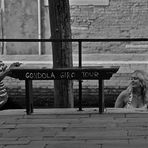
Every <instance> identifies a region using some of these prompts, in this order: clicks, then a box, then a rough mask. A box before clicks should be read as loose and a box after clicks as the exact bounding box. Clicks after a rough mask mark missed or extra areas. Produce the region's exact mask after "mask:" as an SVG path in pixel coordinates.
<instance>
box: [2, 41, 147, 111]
mask: <svg viewBox="0 0 148 148" xmlns="http://www.w3.org/2000/svg"><path fill="white" fill-rule="evenodd" d="M146 41H148V38H113V39H111V38H110V39H109V38H102V39H0V42H77V43H78V54H79V55H78V57H79V58H78V62H79V65H78V66H79V68H81V67H82V43H83V42H146ZM79 111H82V81H81V80H79Z"/></svg>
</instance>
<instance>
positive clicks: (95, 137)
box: [0, 109, 148, 148]
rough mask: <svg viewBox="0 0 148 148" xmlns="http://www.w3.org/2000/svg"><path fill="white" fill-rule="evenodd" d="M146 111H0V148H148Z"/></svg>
mask: <svg viewBox="0 0 148 148" xmlns="http://www.w3.org/2000/svg"><path fill="white" fill-rule="evenodd" d="M147 117H148V114H147V112H146V111H140V110H139V111H138V110H137V111H135V112H134V111H133V112H129V111H125V110H120V111H119V110H115V109H108V110H107V111H106V112H105V113H104V114H102V115H100V114H98V109H84V111H83V112H78V111H77V109H42V110H41V109H40V110H39V109H35V113H34V114H32V115H29V116H27V115H26V114H25V111H24V110H4V111H1V112H0V148H69V147H71V148H112V147H119V148H124V147H126V148H128V147H130V148H133V147H134V148H137V147H139V148H140V147H143V148H145V147H147V146H148V118H147Z"/></svg>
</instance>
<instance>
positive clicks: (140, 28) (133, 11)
mask: <svg viewBox="0 0 148 148" xmlns="http://www.w3.org/2000/svg"><path fill="white" fill-rule="evenodd" d="M71 23H72V32H73V37H74V38H132V37H133V38H134V37H135V38H136V37H139V38H140V37H145V38H147V37H148V1H147V0H142V1H141V0H110V1H109V4H108V5H95V4H94V5H72V6H71ZM134 44H136V45H137V44H138V45H143V44H146V45H145V46H133V45H134ZM129 45H130V46H129ZM147 47H148V46H147V43H140V42H139V43H86V44H84V46H83V51H84V53H130V52H132V53H137V52H144V53H147V52H148V51H147ZM135 48H136V49H135Z"/></svg>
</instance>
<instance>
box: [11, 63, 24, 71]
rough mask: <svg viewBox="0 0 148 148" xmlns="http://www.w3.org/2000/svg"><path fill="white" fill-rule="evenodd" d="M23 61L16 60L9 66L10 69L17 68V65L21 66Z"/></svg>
mask: <svg viewBox="0 0 148 148" xmlns="http://www.w3.org/2000/svg"><path fill="white" fill-rule="evenodd" d="M21 64H22V63H19V62H15V63H12V64H11V65H10V66H9V69H10V70H11V69H13V68H16V67H19V66H20V65H21Z"/></svg>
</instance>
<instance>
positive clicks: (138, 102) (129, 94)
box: [115, 70, 148, 108]
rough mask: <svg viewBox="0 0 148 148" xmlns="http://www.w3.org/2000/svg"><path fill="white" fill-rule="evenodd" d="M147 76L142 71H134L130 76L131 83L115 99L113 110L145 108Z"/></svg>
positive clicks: (147, 100) (147, 95) (147, 99)
mask: <svg viewBox="0 0 148 148" xmlns="http://www.w3.org/2000/svg"><path fill="white" fill-rule="evenodd" d="M147 85H148V75H147V73H145V72H144V71H142V70H136V71H134V72H133V73H132V75H131V83H130V84H129V86H128V87H127V89H126V90H124V91H122V92H121V93H120V95H119V96H118V97H117V100H116V102H115V108H142V107H143V108H147V103H148V88H147Z"/></svg>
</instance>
